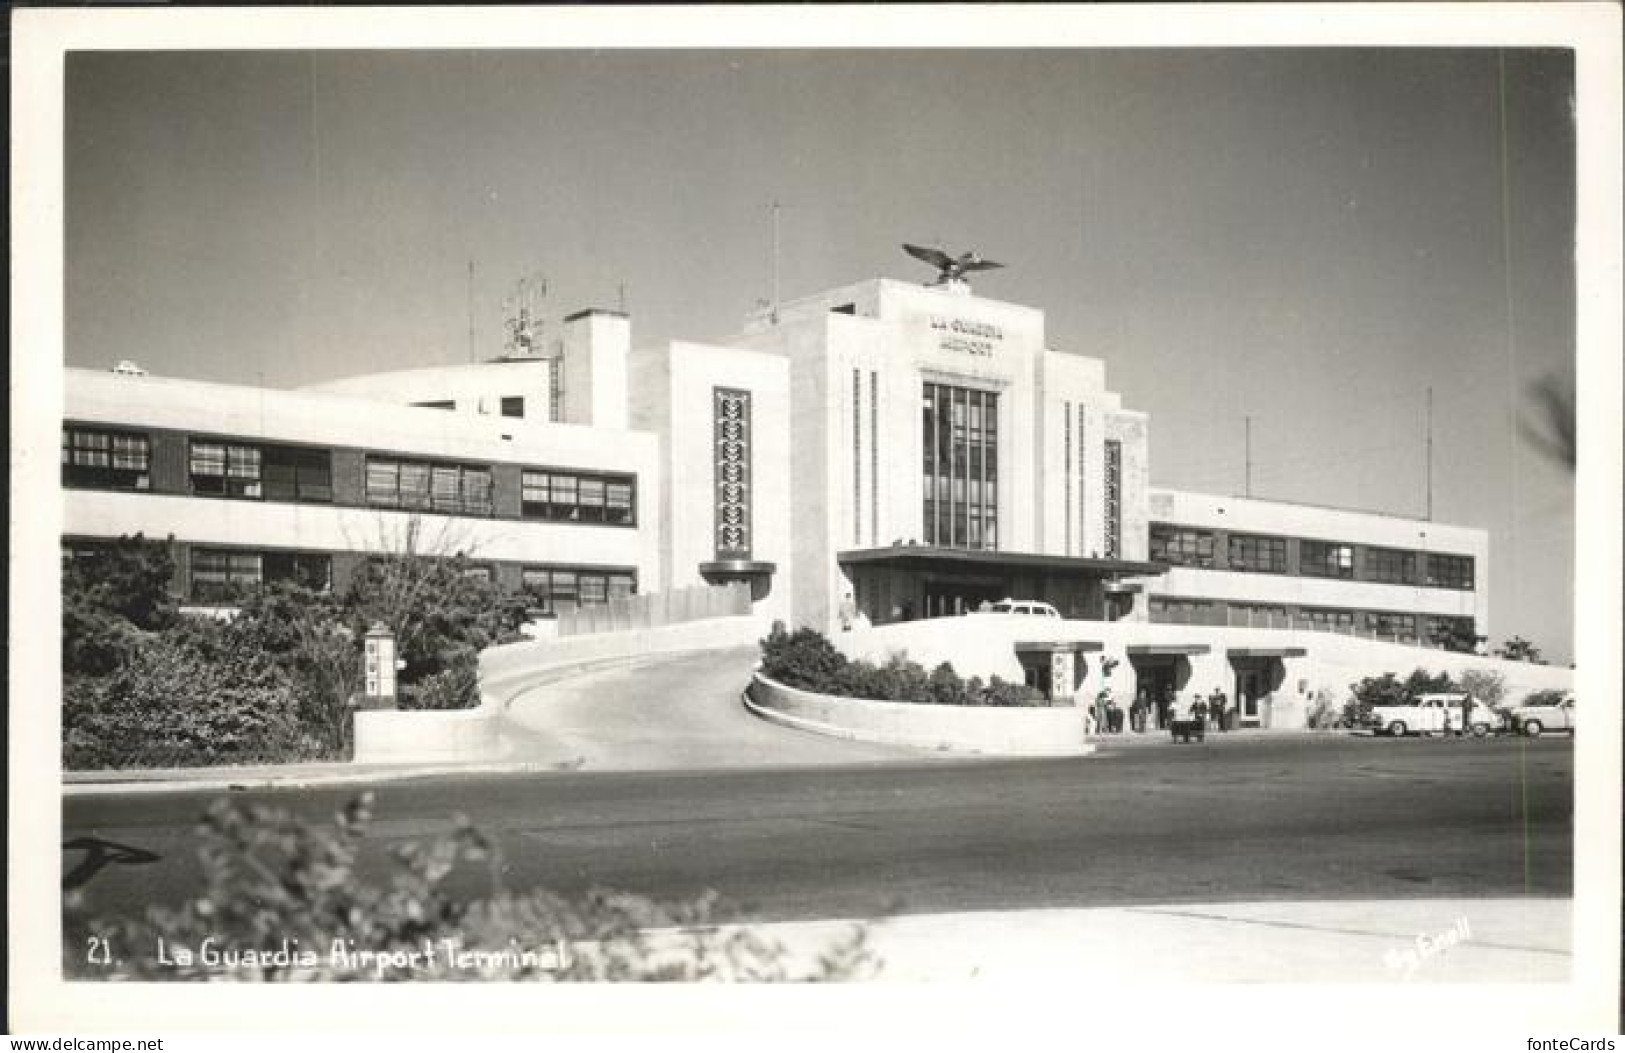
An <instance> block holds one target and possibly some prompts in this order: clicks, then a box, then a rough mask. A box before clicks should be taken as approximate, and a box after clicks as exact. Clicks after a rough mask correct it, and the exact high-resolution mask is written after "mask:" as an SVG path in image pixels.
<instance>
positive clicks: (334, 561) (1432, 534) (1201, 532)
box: [62, 279, 1489, 692]
mask: <svg viewBox="0 0 1625 1053" xmlns="http://www.w3.org/2000/svg"><path fill="white" fill-rule="evenodd" d="M66 394H67V402H66V415H65V416H66V419H65V421H64V429H63V450H62V457H63V484H64V502H65V512H66V518H65V521H66V537H65V543H66V544H67V545H68V547H69V548H70V550H71V549H72V548H73V547H74V546H80V545H85V544H93V543H95V542H97V541H101V540H105V539H109V538H116V537H118V536H120V535H125V534H134V533H136V532H138V531H139V532H142V533H144V534H146V535H147V536H148V537H173V538H174V539H175V545H176V550H177V555H178V563H179V570H178V573H177V580H176V581H175V588H176V590H177V591H178V592H181V593H182V594H184V595H186V596H188V597H189V598H190V599H192V600H193V601H195V602H199V603H207V602H211V600H212V599H215V598H217V597H219V596H221V595H225V594H227V593H229V591H230V590H231V589H232V588H237V587H242V586H245V585H246V586H252V585H253V584H255V583H256V582H260V581H266V580H273V579H275V578H278V577H294V578H301V579H304V580H308V581H310V582H312V583H315V584H331V585H334V586H342V584H343V582H344V580H345V579H346V577H347V576H348V574H349V573H351V572H352V571H353V569H354V567H355V566H356V564H357V562H358V561H359V560H361V559H364V558H365V557H366V555H367V553H368V552H371V551H376V550H378V549H379V548H381V547H388V546H390V545H391V544H392V543H393V542H394V540H395V539H397V538H398V536H399V534H400V532H401V531H403V530H405V529H408V526H409V524H412V523H414V522H415V523H420V524H428V525H429V528H428V529H429V532H431V533H438V534H439V535H441V536H443V537H445V538H448V539H450V540H451V541H452V543H453V544H454V546H455V547H457V548H459V549H461V550H464V551H467V552H468V553H469V554H470V558H471V559H473V561H474V562H475V564H476V567H477V572H478V573H483V574H489V575H490V576H492V577H493V578H494V579H496V580H498V581H501V582H503V583H505V584H507V585H509V586H511V587H513V588H523V589H526V590H528V591H529V592H531V593H532V594H533V595H534V596H535V598H536V606H537V607H538V608H539V609H540V610H542V611H545V612H556V611H559V610H563V609H568V608H569V607H571V606H576V605H581V604H591V603H599V602H604V601H607V600H608V599H610V598H612V597H615V596H619V595H628V594H632V593H636V592H652V591H660V590H668V589H674V588H680V587H684V586H691V585H698V584H702V583H706V582H710V583H721V582H729V581H741V580H742V581H747V582H749V583H750V584H751V587H752V595H753V597H754V598H755V606H756V609H757V611H758V612H759V613H760V614H761V615H762V616H763V617H764V619H765V618H782V619H784V620H785V621H787V622H789V623H791V624H805V625H812V626H815V627H817V628H820V629H823V630H826V631H833V630H835V629H836V628H837V626H838V624H839V623H840V621H841V620H842V619H841V614H842V611H843V608H844V609H846V610H847V612H848V613H850V611H851V610H852V609H854V608H855V609H856V610H857V611H858V612H861V618H860V621H867V622H869V623H871V624H873V625H876V626H885V625H889V624H897V623H925V622H927V620H932V619H941V618H954V617H958V616H959V615H960V614H962V613H963V612H965V611H968V610H974V609H975V608H976V607H978V606H979V605H980V604H981V603H982V602H983V601H988V600H997V599H1000V598H1003V597H1016V598H1022V599H1037V600H1045V601H1048V602H1050V603H1052V604H1054V605H1055V607H1056V608H1057V609H1058V610H1059V611H1060V612H1061V613H1062V615H1063V617H1065V618H1066V619H1068V620H1069V621H1077V622H1085V623H1096V624H1102V625H1104V624H1110V625H1112V626H1113V627H1114V630H1113V631H1114V632H1116V633H1119V634H1120V633H1122V632H1125V631H1132V626H1134V625H1136V624H1143V625H1147V626H1148V627H1149V626H1162V627H1166V626H1179V625H1189V626H1192V627H1202V630H1203V633H1204V634H1205V635H1206V634H1209V631H1210V630H1212V629H1214V628H1221V629H1222V628H1230V627H1234V628H1236V629H1238V630H1240V629H1245V630H1247V631H1248V633H1249V634H1254V633H1255V632H1256V631H1258V630H1270V629H1278V630H1288V631H1292V632H1293V633H1294V634H1295V636H1296V633H1298V632H1301V631H1315V630H1319V631H1322V632H1326V633H1331V634H1337V635H1342V636H1349V637H1358V636H1365V637H1375V638H1380V639H1386V640H1389V641H1395V642H1400V643H1412V644H1417V645H1426V644H1428V643H1430V642H1432V641H1435V640H1437V639H1440V638H1442V637H1443V636H1444V635H1447V634H1454V635H1455V637H1456V638H1457V639H1470V638H1471V637H1472V636H1473V635H1475V634H1476V635H1480V636H1482V635H1485V634H1487V632H1488V625H1487V617H1488V596H1487V588H1486V582H1487V573H1488V556H1489V553H1488V541H1487V535H1486V533H1485V532H1484V531H1482V530H1478V529H1474V528H1470V527H1462V526H1449V525H1446V524H1440V523H1432V522H1420V521H1415V520H1408V519H1400V518H1395V517H1389V516H1381V515H1374V514H1369V513H1358V512H1347V511H1339V510H1334V509H1323V508H1312V507H1308V506H1302V505H1288V504H1281V503H1276V502H1266V501H1259V500H1248V499H1240V498H1227V497H1219V496H1211V495H1202V494H1193V493H1184V492H1178V491H1172V490H1165V489H1160V488H1157V487H1154V486H1153V485H1152V484H1151V448H1150V436H1149V431H1150V427H1149V421H1148V420H1147V418H1146V415H1145V414H1144V413H1141V412H1138V411H1136V410H1134V409H1132V408H1130V407H1126V406H1124V405H1123V401H1122V399H1121V397H1120V396H1119V395H1118V394H1117V393H1115V392H1113V391H1112V390H1111V389H1110V388H1109V387H1108V386H1107V378H1106V370H1105V364H1104V363H1103V362H1102V361H1100V360H1099V359H1094V358H1088V357H1085V356H1083V355H1079V354H1074V353H1070V352H1069V351H1066V350H1060V349H1056V348H1054V347H1052V346H1051V344H1050V343H1049V340H1048V337H1047V335H1046V332H1045V324H1044V315H1043V312H1042V311H1039V310H1036V309H1033V308H1031V307H1025V306H1021V305H1018V304H1013V303H1005V302H1001V301H997V300H992V299H987V298H983V297H979V296H976V295H974V294H973V293H972V292H971V290H970V289H969V287H968V286H967V285H965V284H964V283H962V282H957V281H946V282H941V283H938V284H935V285H929V286H921V285H917V284H912V283H907V282H900V281H894V280H889V279H876V280H871V281H865V282H860V283H858V284H855V285H851V286H846V287H843V288H839V289H835V290H832V291H829V292H826V293H822V294H820V295H817V296H812V297H807V298H805V299H801V300H798V301H795V302H792V303H788V304H784V305H782V306H780V307H779V308H777V309H776V310H774V311H772V312H765V313H763V314H762V315H760V316H758V317H755V318H752V319H750V320H749V321H748V322H747V324H746V326H745V328H744V331H743V333H742V334H741V335H739V336H738V337H736V338H733V339H731V340H728V341H725V342H722V343H720V344H698V343H691V342H683V341H676V342H672V343H670V344H666V345H661V346H643V347H636V346H634V344H633V341H632V334H631V326H630V322H629V320H628V319H627V318H626V317H625V316H624V315H621V314H618V313H616V312H608V311H596V310H595V311H584V312H580V313H579V314H576V315H573V316H571V317H569V318H567V319H566V320H565V323H564V326H563V328H562V331H561V336H560V339H559V340H558V342H557V343H556V345H555V346H554V347H552V348H549V349H547V351H546V353H543V354H539V355H536V356H528V355H527V356H522V357H514V358H506V359H500V360H496V361H493V362H486V363H480V364H472V365H464V366H445V367H435V368H428V369H416V370H407V371H401V372H395V373H388V374H379V375H372V376H364V377H354V378H349V379H345V380H339V381H332V382H328V383H324V384H320V385H316V386H313V387H311V388H308V389H303V390H298V391H269V390H262V389H259V388H252V387H240V386H228V385H218V384H205V383H201V382H195V381H187V380H180V379H171V378H161V377H153V376H145V375H122V374H118V373H111V372H96V371H87V370H79V369H73V370H69V371H68V378H67V384H66ZM848 605H850V606H848ZM941 624H944V625H945V624H946V623H941ZM922 627H923V626H922ZM1147 632H1148V639H1149V637H1150V636H1155V637H1156V638H1157V640H1158V641H1165V640H1167V639H1168V630H1167V629H1166V628H1157V629H1155V630H1150V629H1148V631H1147ZM1249 638H1251V637H1249ZM1254 644H1255V646H1252V647H1250V648H1249V651H1250V652H1258V653H1257V654H1252V653H1249V654H1248V655H1245V656H1239V657H1244V658H1248V659H1257V660H1258V661H1260V662H1263V663H1265V664H1266V665H1267V664H1268V663H1269V662H1271V661H1279V660H1283V659H1285V658H1287V657H1299V656H1297V655H1296V654H1294V655H1291V656H1288V655H1284V654H1277V655H1272V654H1269V653H1268V652H1269V650H1270V649H1269V648H1267V647H1258V646H1256V641H1254ZM1292 650H1293V651H1298V650H1301V648H1296V647H1295V648H1292ZM1134 654H1135V656H1136V658H1137V660H1138V667H1139V671H1140V673H1141V679H1142V682H1144V683H1150V684H1155V685H1158V686H1159V687H1160V686H1162V685H1164V684H1167V685H1171V686H1173V687H1175V688H1178V689H1183V688H1184V687H1185V686H1186V685H1185V684H1184V683H1183V682H1181V676H1182V675H1181V673H1180V672H1179V670H1180V668H1181V665H1180V662H1181V661H1182V660H1183V658H1184V657H1185V655H1184V654H1183V653H1182V652H1181V651H1180V650H1179V645H1177V644H1168V643H1163V642H1159V643H1146V644H1145V645H1144V646H1143V647H1141V648H1140V650H1138V651H1135V652H1134ZM1233 664H1234V663H1233ZM1245 664H1246V663H1242V665H1245ZM964 671H965V672H967V673H969V672H976V670H970V669H967V670H964ZM1242 672H1243V670H1242V668H1241V666H1240V665H1238V666H1237V667H1236V673H1237V676H1238V680H1237V682H1236V686H1237V687H1238V689H1239V688H1245V689H1246V690H1251V691H1255V692H1256V691H1267V690H1270V688H1269V687H1268V685H1269V684H1272V683H1274V684H1278V683H1279V681H1280V680H1281V677H1280V676H1279V669H1276V670H1275V675H1261V677H1260V678H1259V679H1258V680H1257V681H1256V683H1254V682H1253V681H1250V680H1249V681H1247V682H1246V683H1243V682H1242V680H1241V679H1240V677H1241V673H1242ZM1146 678H1149V679H1148V680H1147V679H1146ZM1185 678H1186V679H1188V675H1187V676H1186V677H1185ZM1249 685H1251V686H1249ZM1227 686H1228V685H1227Z"/></svg>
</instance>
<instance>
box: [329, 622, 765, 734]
mask: <svg viewBox="0 0 1625 1053" xmlns="http://www.w3.org/2000/svg"><path fill="white" fill-rule="evenodd" d="M766 632H767V630H766V629H765V628H764V627H763V626H762V624H761V620H760V619H758V618H755V617H752V616H748V615H744V616H736V617H729V618H709V619H706V620H704V621H695V622H683V623H678V624H674V625H665V626H659V627H657V628H653V629H637V630H631V631H623V632H612V633H596V634H593V635H587V636H570V637H562V638H556V639H545V640H528V641H525V642H522V643H513V644H504V645H502V646H500V647H489V648H486V649H485V650H484V651H482V652H480V704H479V705H478V706H475V707H474V708H473V709H451V710H412V709H406V710H402V709H369V710H358V711H357V712H356V714H355V762H356V763H358V764H419V763H425V762H454V763H470V762H475V761H489V760H494V759H497V758H498V757H500V756H501V753H502V716H503V713H504V711H505V710H506V709H507V707H508V703H509V702H510V701H512V700H513V697H514V695H516V694H518V693H519V692H520V691H523V690H525V689H526V688H529V687H534V686H535V685H536V684H538V683H543V682H546V681H547V680H548V679H553V678H557V677H559V676H564V675H569V674H571V673H573V672H576V671H578V670H582V669H587V668H591V667H593V666H594V665H596V664H600V663H605V662H615V661H620V660H624V659H627V658H635V657H638V656H639V655H645V654H660V653H667V652H678V651H691V650H701V649H705V648H710V647H727V646H736V645H742V644H746V643H753V642H755V640H756V639H757V638H758V637H760V636H762V635H764V634H765V633H766Z"/></svg>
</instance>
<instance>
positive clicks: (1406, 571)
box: [1360, 546, 1416, 585]
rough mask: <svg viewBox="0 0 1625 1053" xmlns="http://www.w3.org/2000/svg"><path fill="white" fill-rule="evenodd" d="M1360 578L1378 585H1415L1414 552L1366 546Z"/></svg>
mask: <svg viewBox="0 0 1625 1053" xmlns="http://www.w3.org/2000/svg"><path fill="white" fill-rule="evenodd" d="M1360 580H1361V581H1370V582H1375V583H1377V584H1379V585H1415V584H1416V553H1415V552H1412V551H1409V550H1407V549H1402V548H1377V547H1374V546H1373V547H1368V548H1367V549H1366V550H1365V571H1364V573H1363V574H1361V576H1360Z"/></svg>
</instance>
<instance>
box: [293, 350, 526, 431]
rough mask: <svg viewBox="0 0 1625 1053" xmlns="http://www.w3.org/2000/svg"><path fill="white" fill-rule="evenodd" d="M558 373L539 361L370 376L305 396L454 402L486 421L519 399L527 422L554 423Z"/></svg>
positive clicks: (314, 387) (316, 388)
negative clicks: (508, 402)
mask: <svg viewBox="0 0 1625 1053" xmlns="http://www.w3.org/2000/svg"><path fill="white" fill-rule="evenodd" d="M556 368H558V360H557V359H555V358H552V357H542V356H538V357H535V358H516V359H510V360H506V361H499V362H477V363H467V364H463V365H455V366H430V367H427V368H424V369H402V370H397V371H395V372H390V373H370V374H367V375H365V376H359V377H344V378H342V379H339V380H328V381H323V382H322V383H320V384H311V385H309V386H307V387H305V388H302V389H301V390H303V391H308V392H312V393H316V392H320V393H324V394H331V395H349V396H353V397H356V398H362V399H367V400H369V401H374V402H392V403H396V404H399V405H403V406H408V405H411V404H413V403H417V402H444V401H447V400H450V401H451V402H452V403H453V404H454V407H453V408H454V412H456V413H459V414H472V415H475V416H487V417H497V416H500V415H501V413H502V400H503V399H504V398H512V397H516V396H517V397H519V398H522V399H524V400H525V414H524V417H523V418H522V419H523V420H526V421H530V422H531V423H547V422H548V421H550V420H551V419H552V418H551V416H550V407H551V405H552V377H553V371H554V370H555V369H556ZM441 412H444V411H443V410H442V411H441Z"/></svg>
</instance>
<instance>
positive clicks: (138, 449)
mask: <svg viewBox="0 0 1625 1053" xmlns="http://www.w3.org/2000/svg"><path fill="white" fill-rule="evenodd" d="M365 471H366V475H365V487H364V493H365V499H366V503H367V504H369V505H373V506H375V507H379V508H402V509H410V510H414V511H423V512H441V513H445V514H447V515H463V516H490V515H493V514H495V496H494V495H495V486H494V482H493V478H492V472H491V469H490V468H489V467H486V466H482V465H462V464H449V463H444V462H437V461H429V460H419V459H414V458H402V457H390V456H381V455H375V454H369V455H367V458H366V469H365ZM187 476H188V479H189V481H190V485H191V492H192V493H194V494H199V495H210V496H216V497H233V498H240V499H245V500H270V501H313V502H324V503H326V502H331V501H332V500H333V459H332V454H331V453H330V452H329V451H327V450H319V449H309V448H305V447H294V446H277V445H274V444H269V443H246V442H228V441H224V440H217V439H193V440H191V441H190V444H189V446H188V452H187ZM62 483H63V485H64V486H73V487H86V488H91V489H98V490H151V489H152V446H151V442H150V441H149V439H148V437H147V436H145V435H141V434H138V433H133V432H121V431H113V430H108V429H104V428H85V427H77V426H68V427H64V428H63V429H62ZM520 515H521V516H523V517H524V518H526V519H541V520H547V521H549V522H569V523H599V524H607V525H611V526H635V525H636V524H637V480H636V477H634V476H629V475H610V474H603V473H587V472H564V471H555V470H545V471H544V470H529V469H527V470H525V471H523V472H522V473H521V476H520Z"/></svg>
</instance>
